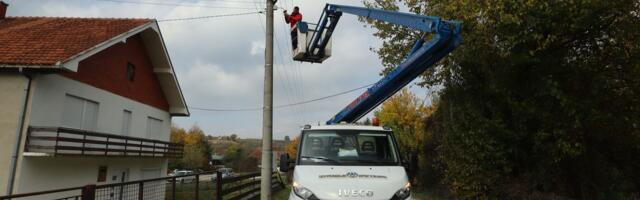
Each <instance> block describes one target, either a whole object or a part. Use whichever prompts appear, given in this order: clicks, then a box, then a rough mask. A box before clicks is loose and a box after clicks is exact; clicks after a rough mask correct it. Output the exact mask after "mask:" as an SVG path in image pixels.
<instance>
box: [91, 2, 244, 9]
mask: <svg viewBox="0 0 640 200" xmlns="http://www.w3.org/2000/svg"><path fill="white" fill-rule="evenodd" d="M96 1H106V2H115V3H128V4H144V5H154V6H180V7H195V8H220V9H245V10H253V9H254V8H249V7H233V6H212V5H202V4H182V3H161V2H151V1H123V0H96Z"/></svg>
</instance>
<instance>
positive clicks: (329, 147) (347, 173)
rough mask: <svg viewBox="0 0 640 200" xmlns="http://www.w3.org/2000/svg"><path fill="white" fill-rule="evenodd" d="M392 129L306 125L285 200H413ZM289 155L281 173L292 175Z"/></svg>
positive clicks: (283, 159) (281, 168)
mask: <svg viewBox="0 0 640 200" xmlns="http://www.w3.org/2000/svg"><path fill="white" fill-rule="evenodd" d="M397 146H398V145H397V144H396V141H395V138H394V137H393V134H392V132H391V130H390V129H387V128H382V127H378V126H362V125H348V124H339V125H324V126H309V125H307V126H305V128H304V129H303V130H302V133H301V137H300V145H299V146H298V155H297V158H295V167H294V169H292V170H294V171H293V189H292V192H291V194H290V195H289V199H290V200H292V199H381V200H382V199H384V200H389V199H393V200H405V199H412V197H411V192H410V191H411V184H410V183H409V179H408V177H407V173H406V171H405V167H404V166H403V165H402V164H403V163H402V162H401V159H400V156H399V153H398V148H397ZM289 160H290V159H289V158H288V155H283V156H282V157H281V158H280V171H282V172H286V171H288V170H290V168H292V167H290V165H289V164H290V163H289V162H290V161H289Z"/></svg>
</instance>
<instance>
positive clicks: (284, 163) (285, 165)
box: [280, 153, 289, 172]
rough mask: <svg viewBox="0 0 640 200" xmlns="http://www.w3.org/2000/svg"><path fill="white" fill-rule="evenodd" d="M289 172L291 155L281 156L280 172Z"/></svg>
mask: <svg viewBox="0 0 640 200" xmlns="http://www.w3.org/2000/svg"><path fill="white" fill-rule="evenodd" d="M287 171H289V154H287V153H285V154H282V155H280V172H287Z"/></svg>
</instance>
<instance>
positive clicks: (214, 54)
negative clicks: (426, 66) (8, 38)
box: [4, 0, 428, 139]
mask: <svg viewBox="0 0 640 200" xmlns="http://www.w3.org/2000/svg"><path fill="white" fill-rule="evenodd" d="M4 1H5V2H7V3H8V4H9V8H8V11H7V16H56V17H108V18H155V19H158V20H163V19H176V18H191V17H201V16H211V15H226V14H237V13H248V12H257V11H258V10H264V9H265V4H264V1H259V0H4ZM258 1H259V2H260V3H256V2H258ZM326 3H336V4H345V5H356V6H362V2H361V1H360V0H333V1H326V0H279V1H278V2H277V4H276V6H277V8H278V10H276V11H275V16H274V17H275V23H274V25H275V26H274V33H275V44H274V105H275V106H278V105H284V104H292V103H296V102H302V101H306V100H310V99H315V98H320V97H324V96H328V95H332V94H336V93H340V92H344V91H348V90H351V89H355V88H359V87H362V86H365V85H368V84H371V83H374V82H376V81H377V80H379V79H380V78H381V77H380V75H379V74H380V72H381V70H382V65H381V62H380V59H379V58H378V56H377V54H375V52H373V51H371V50H370V49H371V48H374V49H375V48H379V47H380V46H381V44H382V41H381V40H379V39H377V38H375V37H374V36H373V33H374V32H375V30H373V29H371V28H368V27H365V24H364V23H362V22H359V21H358V20H357V17H355V16H353V15H343V16H342V18H341V19H340V22H339V24H338V27H337V28H336V31H335V32H334V35H333V41H332V57H331V58H329V59H328V60H326V61H325V62H323V63H322V64H311V63H300V62H295V61H293V60H292V59H291V45H290V36H289V33H288V26H289V25H288V24H285V22H284V18H283V14H282V11H283V10H284V9H288V10H289V12H291V10H293V9H292V7H293V6H294V5H295V6H299V7H300V10H301V13H302V14H303V21H309V22H311V23H315V22H317V21H318V18H319V16H320V14H321V12H322V9H323V8H324V5H325V4H326ZM161 4H162V5H161ZM169 4H172V5H169ZM173 4H178V5H180V6H178V5H173ZM265 20H266V19H265V15H264V14H248V15H241V16H228V17H217V18H206V19H197V20H180V21H165V22H162V21H161V22H159V26H160V30H161V33H162V36H163V38H164V41H165V44H166V46H167V49H168V52H169V56H170V58H171V61H172V62H173V67H174V70H175V72H176V75H177V78H178V81H179V83H180V85H181V87H182V91H183V94H184V97H185V99H186V101H187V104H188V106H189V107H191V109H190V111H191V116H190V117H174V118H173V120H172V121H173V123H174V124H175V125H177V126H180V127H185V128H188V127H190V126H192V125H194V124H196V125H198V126H200V127H201V128H202V129H203V130H204V131H205V132H206V133H207V134H209V135H213V136H218V135H230V134H237V135H238V136H239V137H241V138H261V134H262V110H261V109H260V108H261V107H262V97H263V96H262V94H263V81H264V48H265V47H264V46H265V45H264V43H265ZM411 85H413V84H410V86H409V87H411V90H412V91H413V92H414V93H416V95H417V96H418V97H421V98H426V97H427V95H428V92H427V91H425V90H423V89H421V88H419V87H417V86H411ZM364 90H365V89H360V90H357V91H354V92H351V93H347V94H344V95H340V96H336V97H332V98H328V99H325V100H321V101H315V102H312V103H307V104H301V105H299V106H291V107H285V108H279V109H278V108H277V109H275V110H274V113H273V115H274V116H273V138H274V139H282V138H284V136H290V137H294V136H297V135H298V134H299V130H300V128H301V127H302V126H304V125H305V124H318V123H321V124H324V122H325V121H327V120H328V119H330V118H331V117H333V115H335V114H336V113H337V112H338V111H340V110H341V109H342V108H344V107H345V106H346V105H347V104H348V103H350V102H351V101H352V100H353V99H355V98H356V97H357V96H359V95H360V94H361V93H362V92H364ZM195 108H207V109H224V110H228V109H231V110H235V109H241V110H242V109H251V108H258V109H253V110H250V111H217V112H213V111H204V110H198V109H195ZM367 116H368V117H371V114H369V115H367Z"/></svg>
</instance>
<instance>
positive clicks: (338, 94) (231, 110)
mask: <svg viewBox="0 0 640 200" xmlns="http://www.w3.org/2000/svg"><path fill="white" fill-rule="evenodd" d="M373 84H374V83H371V84H367V85H364V86H361V87H358V88H354V89H350V90H346V91H342V92H338V93H335V94H332V95H328V96H323V97H319V98H315V99H309V100H306V101H300V102H295V103H289V104H283V105H277V106H274V108H287V107H293V106H298V105H302V104H308V103H312V102H316V101H321V100H325V99H329V98H333V97H337V96H340V95H344V94H348V93H351V92H354V91H357V90H360V89H364V88H367V87H369V86H372V85H373ZM189 109H193V110H201V111H212V112H240V111H258V110H262V107H249V108H236V109H227V108H203V107H192V106H189Z"/></svg>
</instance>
